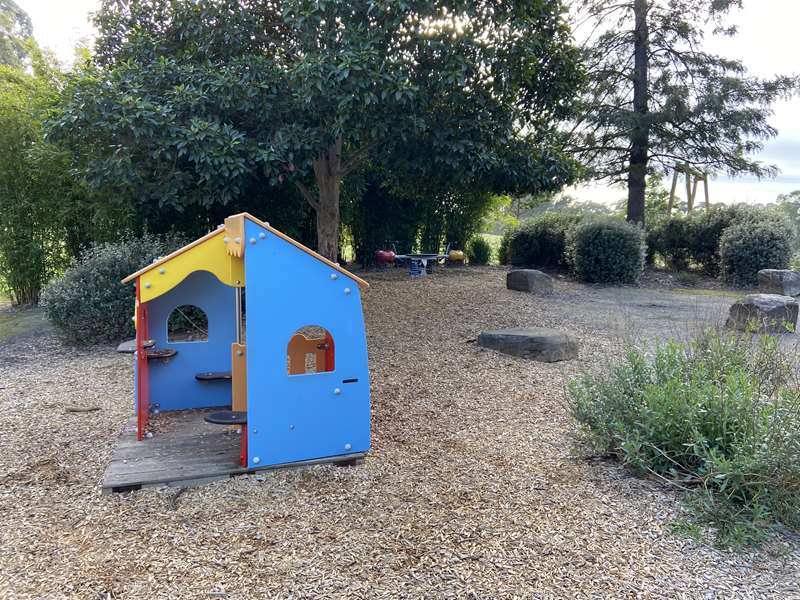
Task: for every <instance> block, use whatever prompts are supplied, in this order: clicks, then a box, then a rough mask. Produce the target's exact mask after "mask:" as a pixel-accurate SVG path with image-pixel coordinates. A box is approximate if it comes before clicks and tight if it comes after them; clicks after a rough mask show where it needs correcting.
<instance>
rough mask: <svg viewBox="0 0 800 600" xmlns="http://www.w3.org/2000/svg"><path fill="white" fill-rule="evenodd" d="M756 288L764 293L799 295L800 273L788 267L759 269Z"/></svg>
mask: <svg viewBox="0 0 800 600" xmlns="http://www.w3.org/2000/svg"><path fill="white" fill-rule="evenodd" d="M758 289H759V290H761V291H762V292H764V293H765V294H780V295H781V296H800V273H798V272H797V271H789V270H788V269H761V270H760V271H759V272H758Z"/></svg>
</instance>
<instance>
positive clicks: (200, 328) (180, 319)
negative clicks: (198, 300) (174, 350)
mask: <svg viewBox="0 0 800 600" xmlns="http://www.w3.org/2000/svg"><path fill="white" fill-rule="evenodd" d="M167 341H168V342H207V341H208V317H207V316H206V313H205V312H203V309H201V308H198V307H196V306H192V305H191V304H184V305H182V306H178V307H177V308H176V309H175V310H173V311H172V312H171V313H170V315H169V319H167Z"/></svg>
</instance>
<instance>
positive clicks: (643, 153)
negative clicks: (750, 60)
mask: <svg viewBox="0 0 800 600" xmlns="http://www.w3.org/2000/svg"><path fill="white" fill-rule="evenodd" d="M740 7H741V0H627V1H624V0H623V1H622V2H620V1H619V0H574V1H573V11H574V13H575V20H576V33H577V35H579V36H581V35H582V36H584V37H585V38H586V42H585V44H584V52H585V64H586V69H587V75H588V79H589V85H588V86H587V88H586V93H585V95H584V98H583V110H581V111H580V114H582V115H583V116H582V118H581V119H580V120H579V121H578V122H577V123H576V124H575V127H574V130H573V133H574V136H573V138H572V146H571V148H570V149H571V150H572V151H573V152H574V153H576V155H577V156H579V157H580V158H581V159H582V160H583V162H584V163H585V164H586V165H587V166H588V168H589V174H590V176H591V177H593V178H594V179H597V180H605V181H608V182H610V183H626V184H627V188H628V201H627V217H628V220H629V221H634V222H637V223H640V224H642V225H643V224H644V214H645V211H644V208H645V188H646V178H647V176H648V174H650V173H655V172H662V173H666V172H667V171H669V170H670V169H671V168H673V167H674V166H675V165H676V164H679V163H683V164H686V165H688V166H689V167H690V168H693V169H695V170H697V171H702V172H707V173H709V174H716V173H727V174H729V175H737V174H751V175H756V176H757V177H762V176H771V175H774V174H775V173H776V172H777V169H776V167H775V166H772V165H765V164H763V163H761V162H759V161H757V160H756V159H754V158H753V154H755V153H756V152H758V151H759V150H760V149H761V148H762V145H763V142H764V141H765V140H767V139H769V138H771V137H774V136H775V135H776V134H777V132H776V130H775V129H774V128H773V127H772V126H770V124H769V122H768V118H769V117H770V115H771V114H772V109H771V106H772V104H773V103H774V102H775V101H776V100H777V99H779V98H781V97H785V96H787V95H789V94H791V93H793V92H794V91H795V90H796V89H797V87H798V81H800V80H798V78H796V77H789V76H776V77H774V78H772V79H759V78H756V77H753V76H750V75H749V74H748V72H747V69H746V68H745V66H744V65H743V64H742V63H741V62H740V61H737V60H731V59H727V58H724V57H721V56H717V55H715V54H712V53H710V52H707V51H705V50H703V48H702V46H703V42H704V40H705V37H706V35H707V33H708V32H714V33H715V34H720V35H727V36H732V35H735V34H736V29H735V28H734V27H726V26H725V23H724V18H725V17H726V16H727V15H728V14H729V13H730V11H731V10H733V9H735V8H740Z"/></svg>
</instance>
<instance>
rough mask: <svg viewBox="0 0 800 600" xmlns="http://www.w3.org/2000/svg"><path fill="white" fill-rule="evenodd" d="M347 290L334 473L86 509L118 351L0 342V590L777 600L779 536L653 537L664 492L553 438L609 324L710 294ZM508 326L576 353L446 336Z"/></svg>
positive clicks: (389, 281)
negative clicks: (339, 458)
mask: <svg viewBox="0 0 800 600" xmlns="http://www.w3.org/2000/svg"><path fill="white" fill-rule="evenodd" d="M368 278H369V280H370V282H371V284H372V287H371V288H370V289H369V291H368V292H367V293H366V299H365V310H366V315H367V329H368V333H367V335H368V343H369V350H370V369H371V378H372V392H373V450H372V451H371V453H370V455H369V456H368V458H367V460H366V462H365V464H364V465H363V466H360V467H356V468H349V469H341V468H335V467H329V466H321V467H313V468H307V469H298V470H291V471H284V472H275V473H265V474H261V475H258V476H248V477H241V478H237V479H233V480H230V481H225V482H218V483H214V484H211V485H208V486H205V487H201V488H193V489H189V490H186V491H185V492H182V493H180V495H178V492H177V491H176V490H172V489H167V490H143V491H139V492H134V493H131V494H128V495H115V496H112V497H107V496H101V495H100V493H99V480H100V478H101V476H102V473H103V470H104V468H105V465H106V463H107V461H108V459H109V456H110V452H111V448H112V446H113V443H114V440H115V438H116V435H117V433H118V431H119V430H120V428H121V427H122V425H123V423H124V422H125V420H126V418H127V416H128V414H129V412H130V411H131V405H132V382H131V368H130V363H129V357H125V356H120V355H117V354H115V353H113V351H112V349H111V348H95V349H90V350H83V351H75V350H72V349H68V348H64V347H63V346H62V345H61V344H60V343H59V342H58V341H57V340H56V339H55V338H54V337H52V335H50V334H48V335H45V336H36V337H29V338H26V339H24V340H23V341H22V342H19V343H15V344H11V345H9V344H2V343H0V365H2V371H3V377H2V379H3V382H4V383H2V384H0V386H5V387H4V389H0V432H2V435H1V436H0V597H12V598H34V597H35V598H61V597H74V598H148V599H151V598H215V597H216V598H237V599H238V598H242V599H245V598H257V597H258V598H273V597H274V598H285V597H294V598H343V597H348V598H465V597H472V598H562V597H579V598H608V597H646V598H674V597H686V598H730V597H742V598H755V597H774V598H788V597H793V596H794V597H798V594H797V588H796V584H797V580H798V576H799V575H800V543H798V542H797V541H796V540H795V541H793V540H792V539H789V538H778V539H776V541H775V542H774V543H773V544H772V545H771V546H769V547H768V548H767V549H765V550H763V551H761V552H759V553H754V554H743V555H736V554H728V553H722V552H719V551H717V550H714V549H712V548H710V547H708V546H707V545H704V544H703V543H698V542H695V541H692V540H689V539H686V538H683V537H680V536H676V535H673V534H672V533H670V529H671V525H672V524H673V523H674V522H675V519H676V518H677V517H679V516H680V514H681V513H680V511H681V508H680V503H679V502H678V499H677V497H676V496H675V495H674V494H673V493H672V492H671V491H670V490H667V489H665V488H664V487H663V486H660V485H658V484H656V483H654V482H649V481H642V480H638V479H635V478H632V477H630V476H629V475H628V474H627V473H626V472H625V471H624V470H623V469H620V468H619V467H617V466H615V465H610V464H603V463H601V464H594V463H592V462H590V461H587V460H585V459H583V458H581V457H580V456H575V453H574V450H573V447H572V443H571V439H572V438H571V434H572V424H571V422H570V419H569V417H568V415H567V414H566V411H565V409H564V406H563V402H564V385H565V382H566V381H567V380H568V378H569V377H571V376H574V375H575V374H577V373H580V372H581V371H583V370H585V369H586V368H594V367H597V366H599V365H601V364H602V363H603V362H605V361H607V360H608V358H609V357H610V356H613V355H615V354H617V353H619V352H620V351H621V345H620V340H619V337H618V336H617V335H615V334H612V333H610V331H611V330H612V329H615V328H616V327H617V324H621V325H619V326H620V327H622V328H623V329H625V330H627V331H631V332H633V333H635V334H642V332H644V331H647V332H651V333H652V334H655V335H670V334H671V331H672V330H675V329H677V330H678V331H680V330H681V329H683V330H685V329H686V327H687V323H688V324H689V326H690V325H691V324H692V323H693V322H696V321H699V320H701V319H700V317H702V316H703V315H709V318H711V317H714V316H715V317H719V316H720V315H721V314H724V311H725V310H726V308H727V305H728V304H729V303H730V298H727V297H724V296H718V295H689V294H685V293H675V292H666V291H662V290H639V289H611V288H591V287H585V286H580V285H577V284H574V283H569V282H559V283H558V284H557V293H556V294H555V295H554V296H552V297H550V298H537V297H534V296H530V295H527V294H521V293H516V292H510V291H507V290H506V289H505V287H504V273H503V272H502V270H500V269H495V268H483V269H459V270H448V271H445V272H442V273H439V274H437V275H435V276H434V277H430V278H426V279H422V280H419V281H409V280H408V279H406V278H405V277H404V276H403V274H402V273H400V272H398V271H388V272H382V273H371V274H369V275H368ZM680 315H689V317H691V318H688V317H687V318H684V317H683V316H680ZM519 325H538V326H552V327H558V328H561V329H564V330H568V331H571V332H573V333H575V334H576V335H578V336H579V338H580V339H581V351H580V357H579V359H578V360H576V361H571V362H566V363H556V364H539V363H532V362H528V361H524V360H521V359H516V358H512V357H508V356H504V355H500V354H496V353H494V352H490V351H484V350H481V349H480V348H477V347H476V346H475V344H474V343H472V342H471V341H470V340H474V338H475V337H476V335H477V334H478V333H479V332H480V331H481V330H482V329H488V328H497V327H511V326H519ZM65 404H92V405H96V406H99V407H100V409H101V410H99V411H97V412H92V413H82V414H76V413H65V411H64V408H63V407H64V405H65Z"/></svg>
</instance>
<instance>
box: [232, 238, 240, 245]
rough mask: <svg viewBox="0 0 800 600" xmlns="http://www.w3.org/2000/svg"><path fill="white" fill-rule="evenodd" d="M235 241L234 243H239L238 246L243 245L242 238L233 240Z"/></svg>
mask: <svg viewBox="0 0 800 600" xmlns="http://www.w3.org/2000/svg"><path fill="white" fill-rule="evenodd" d="M233 241H234V242H235V243H237V244H241V243H242V238H238V237H237V238H234V239H233Z"/></svg>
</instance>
